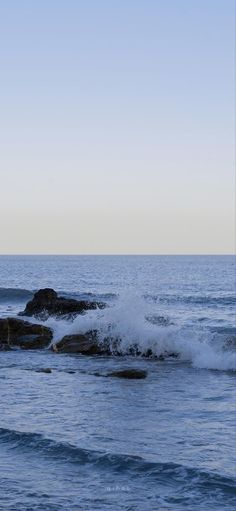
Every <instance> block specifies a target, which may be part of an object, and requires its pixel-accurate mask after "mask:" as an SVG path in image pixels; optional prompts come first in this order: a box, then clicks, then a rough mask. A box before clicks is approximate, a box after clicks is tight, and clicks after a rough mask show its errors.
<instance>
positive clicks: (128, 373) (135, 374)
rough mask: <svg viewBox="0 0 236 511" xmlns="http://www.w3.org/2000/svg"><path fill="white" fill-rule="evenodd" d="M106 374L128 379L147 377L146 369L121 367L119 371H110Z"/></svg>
mask: <svg viewBox="0 0 236 511" xmlns="http://www.w3.org/2000/svg"><path fill="white" fill-rule="evenodd" d="M107 376H112V377H114V378H127V379H129V380H135V379H137V380H141V379H144V378H146V377H147V371H144V370H143V369H121V370H120V371H112V372H111V373H108V374H107Z"/></svg>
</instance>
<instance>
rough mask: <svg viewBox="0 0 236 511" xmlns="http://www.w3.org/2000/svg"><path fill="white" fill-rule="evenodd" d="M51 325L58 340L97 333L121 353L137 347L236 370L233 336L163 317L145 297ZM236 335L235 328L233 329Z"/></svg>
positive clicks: (130, 297) (202, 365) (50, 322)
mask: <svg viewBox="0 0 236 511" xmlns="http://www.w3.org/2000/svg"><path fill="white" fill-rule="evenodd" d="M47 324H48V326H50V327H52V328H53V330H54V340H53V342H56V341H58V340H60V339H61V338H62V337H63V336H64V335H72V334H77V333H86V332H88V331H89V330H97V332H98V337H99V341H100V342H101V343H103V342H104V339H106V342H107V339H110V343H111V344H110V345H111V346H112V342H114V339H116V340H118V344H119V352H120V353H121V354H128V353H130V350H131V349H132V348H133V347H134V348H136V350H137V351H138V352H139V353H140V354H143V355H145V354H147V353H148V352H150V351H151V352H152V354H153V355H154V356H157V357H159V356H160V355H162V354H163V353H175V354H177V355H178V360H180V361H182V362H183V361H185V362H190V363H191V364H192V365H193V366H194V367H196V368H201V369H203V368H204V369H217V370H223V371H234V370H236V349H235V347H236V340H234V339H233V338H232V339H233V341H232V342H231V343H230V342H229V343H228V344H227V339H229V336H228V334H227V329H226V333H224V332H217V331H212V329H210V328H207V327H203V326H202V325H201V324H199V323H195V324H191V325H188V324H178V322H175V321H172V319H171V318H170V317H169V316H167V315H163V314H158V313H157V310H156V304H150V303H148V302H147V301H146V300H144V299H143V298H142V297H138V296H135V297H134V296H133V294H132V295H127V293H126V294H125V296H123V297H122V296H120V297H119V298H118V299H117V300H116V301H115V302H113V303H112V304H110V306H109V307H107V308H106V309H102V310H101V309H97V310H94V311H88V312H87V313H86V314H85V315H78V316H77V317H76V318H75V319H73V321H72V320H71V321H67V320H61V319H60V320H56V319H55V318H54V319H53V318H49V319H48V320H47ZM231 332H232V333H233V329H232V330H231Z"/></svg>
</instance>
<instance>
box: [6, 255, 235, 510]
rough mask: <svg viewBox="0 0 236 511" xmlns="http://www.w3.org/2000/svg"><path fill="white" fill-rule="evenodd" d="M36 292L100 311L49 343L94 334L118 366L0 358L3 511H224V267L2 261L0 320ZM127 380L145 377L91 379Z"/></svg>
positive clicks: (66, 325) (230, 447) (231, 368)
mask: <svg viewBox="0 0 236 511" xmlns="http://www.w3.org/2000/svg"><path fill="white" fill-rule="evenodd" d="M46 286H47V287H48V286H50V287H53V288H54V289H56V290H57V291H60V292H61V293H62V294H64V295H69V296H74V297H86V298H87V299H93V298H99V299H103V300H105V301H106V302H107V304H108V305H109V307H108V308H107V309H105V310H97V311H89V312H88V313H87V314H86V315H84V316H80V317H77V318H76V319H75V320H74V321H73V322H67V321H63V320H60V321H57V320H55V319H52V318H51V319H49V320H48V321H47V324H49V325H50V326H51V327H52V328H53V329H54V340H57V339H59V338H61V337H62V336H63V335H65V334H66V333H75V332H84V331H86V330H88V329H91V328H98V329H99V332H100V336H101V340H102V338H103V337H104V336H106V334H107V332H108V331H109V332H112V333H113V334H114V335H118V336H119V337H121V338H122V350H123V357H86V356H71V355H65V354H63V355H62V354H61V355H58V354H55V353H52V352H49V351H48V350H42V351H32V352H31V351H27V352H24V351H20V350H19V351H12V352H1V353H0V407H1V408H0V409H1V415H0V509H1V510H11V511H12V510H15V511H23V510H24V511H25V510H28V511H29V510H40V511H41V510H48V511H51V510H55V511H57V510H67V509H68V510H76V511H77V510H80V509H81V510H88V511H90V510H102V511H103V510H106V509H109V510H112V511H113V510H114V511H116V510H117V511H128V510H130V511H134V510H138V511H141V510H144V511H145V510H148V511H149V510H150V511H151V510H164V509H165V510H183V509H186V510H189V511H191V510H204V511H205V510H206V509H207V510H208V509H209V510H222V509H225V510H230V511H232V510H233V509H235V505H236V468H235V467H236V464H235V445H236V426H235V402H236V391H235V374H236V372H235V369H236V351H235V348H234V345H233V344H232V345H230V346H229V345H227V340H228V339H229V338H232V337H233V336H234V335H236V325H235V304H236V298H235V260H234V258H233V257H231V256H224V257H223V256H222V257H213V256H202V257H190V256H189V257H187V256H186V257H181V256H178V257H168V256H157V257H155V256H150V257H148V256H137V257H133V256H132V257H131V256H130V257H128V256H119V257H115V256H113V257H108V256H106V257H105V256H104V257H102V256H99V257H95V256H90V257H85V256H83V257H75V256H73V257H72V256H71V257H53V256H51V257H46V256H45V257H23V256H20V257H13V256H11V257H7V256H3V257H0V317H4V316H14V315H15V314H17V312H19V311H20V310H22V309H23V308H24V305H25V303H26V302H27V300H29V299H30V297H31V296H32V292H33V291H34V290H36V289H39V288H41V287H46ZM134 343H136V344H138V345H139V348H140V350H141V351H144V352H145V350H146V349H147V348H151V349H152V350H153V351H154V352H155V353H156V354H160V353H161V352H163V350H164V349H167V350H170V351H177V352H178V353H179V358H178V359H167V360H166V361H164V362H161V361H157V360H147V359H143V358H138V357H136V358H135V357H130V356H128V355H127V352H128V349H129V348H130V346H131V345H132V344H134ZM45 367H50V368H51V369H52V373H51V374H44V373H40V372H38V369H39V368H45ZM125 367H135V368H136V367H137V368H144V369H146V370H147V371H148V377H147V378H146V379H145V380H137V381H135V380H133V381H132V380H130V381H129V380H119V379H112V378H103V377H98V376H96V375H95V373H97V372H99V373H101V374H106V373H107V372H109V371H110V370H113V369H120V368H125ZM72 371H73V372H72Z"/></svg>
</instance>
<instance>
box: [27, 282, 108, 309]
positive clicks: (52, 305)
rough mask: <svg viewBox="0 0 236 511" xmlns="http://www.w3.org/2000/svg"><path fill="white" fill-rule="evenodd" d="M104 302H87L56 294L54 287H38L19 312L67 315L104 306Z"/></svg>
mask: <svg viewBox="0 0 236 511" xmlns="http://www.w3.org/2000/svg"><path fill="white" fill-rule="evenodd" d="M104 307H105V304H104V303H100V302H89V301H85V300H74V299H72V298H64V297H62V296H58V295H57V293H56V291H54V289H49V288H46V289H40V290H39V291H37V293H35V295H34V297H33V299H32V300H30V302H28V303H27V305H26V307H25V310H24V311H23V312H20V313H19V315H20V316H42V315H44V314H46V315H55V316H61V315H67V314H70V315H71V314H82V313H83V312H85V311H87V310H91V309H92V310H93V309H97V308H100V309H102V308H104Z"/></svg>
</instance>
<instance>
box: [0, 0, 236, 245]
mask: <svg viewBox="0 0 236 511" xmlns="http://www.w3.org/2000/svg"><path fill="white" fill-rule="evenodd" d="M234 58H235V56H234V0H40V1H32V0H20V1H19V0H7V1H6V0H0V73H1V82H0V83H1V99H0V112H1V114H0V124H1V126H0V131H1V133H0V135H1V136H0V144H1V148H0V186H1V188H0V189H1V200H0V229H1V232H0V253H64V254H67V253H68V254H70V253H71V254H72V253H73V254H80V253H95V254H98V253H140V254H142V253H146V254H154V253H157V254H158V253H160V254H161V253H162V254H163V253H164V254H168V253H170V254H171V253H173V254H175V253H232V252H233V251H234V226H235V225H234V224H235V218H234V203H235V180H234V167H235V159H234V130H235V128H234V87H235V79H234V66H235V64H234Z"/></svg>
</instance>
